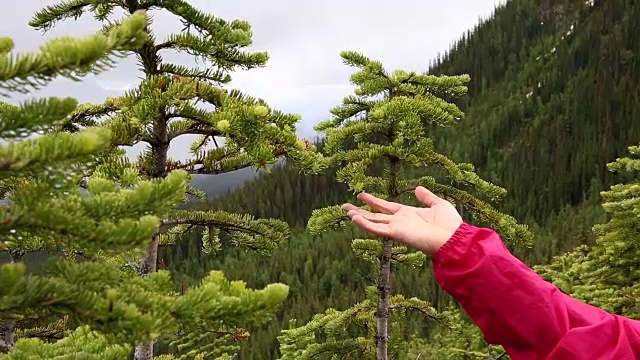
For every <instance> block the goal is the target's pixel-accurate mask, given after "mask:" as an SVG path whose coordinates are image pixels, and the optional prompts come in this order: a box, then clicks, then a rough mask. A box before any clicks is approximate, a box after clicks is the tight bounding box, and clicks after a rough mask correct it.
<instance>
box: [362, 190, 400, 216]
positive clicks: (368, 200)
mask: <svg viewBox="0 0 640 360" xmlns="http://www.w3.org/2000/svg"><path fill="white" fill-rule="evenodd" d="M358 199H360V201H362V202H363V203H365V204H367V205H369V206H370V207H371V208H372V209H375V210H378V211H379V212H381V213H385V214H394V213H396V212H397V211H398V210H400V209H401V208H402V205H400V204H398V203H394V202H390V201H386V200H382V199H380V198H377V197H375V196H373V195H371V194H367V193H360V194H358Z"/></svg>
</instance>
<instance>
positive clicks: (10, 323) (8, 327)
mask: <svg viewBox="0 0 640 360" xmlns="http://www.w3.org/2000/svg"><path fill="white" fill-rule="evenodd" d="M9 254H10V255H11V263H12V264H18V263H21V262H22V257H23V256H24V253H23V252H22V251H10V252H9ZM15 325H16V314H12V313H10V314H7V315H5V317H4V326H3V329H2V330H3V331H2V332H3V337H2V339H0V354H6V353H8V352H9V351H11V348H13V343H14V335H15Z"/></svg>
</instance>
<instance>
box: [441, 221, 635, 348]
mask: <svg viewBox="0 0 640 360" xmlns="http://www.w3.org/2000/svg"><path fill="white" fill-rule="evenodd" d="M433 266H434V271H435V277H436V280H437V281H438V283H439V284H440V286H441V287H442V288H443V289H444V290H445V291H446V292H447V293H449V294H450V295H451V296H453V297H454V298H455V299H456V300H457V301H458V302H459V303H460V304H461V305H462V307H463V308H464V309H465V311H466V312H467V313H468V314H469V316H471V318H472V319H473V321H474V322H475V323H476V324H477V325H478V327H479V328H480V329H481V330H482V333H483V334H484V337H485V340H486V341H487V342H488V343H491V344H498V345H502V346H503V347H504V348H505V350H506V351H507V353H508V354H509V355H510V356H511V357H512V358H513V360H528V359H531V360H534V359H547V360H560V359H562V360H572V359H576V360H577V359H590V360H600V359H602V360H604V359H621V360H622V359H630V360H632V359H636V357H638V358H640V322H637V321H634V320H630V319H626V318H623V317H621V316H617V315H612V314H609V313H607V312H605V311H603V310H601V309H598V308H596V307H594V306H590V305H587V304H585V303H582V302H580V301H577V300H575V299H573V298H571V297H569V296H567V295H565V294H563V293H562V292H560V290H558V288H556V287H555V286H554V285H553V284H551V283H548V282H546V281H544V280H543V279H542V278H541V277H540V276H538V275H537V274H536V273H535V272H533V270H531V269H530V268H529V267H527V266H526V265H525V264H524V263H522V262H521V261H520V260H518V259H517V258H516V257H514V256H513V255H512V254H511V253H510V252H509V250H508V249H507V248H506V246H505V245H504V243H503V242H502V240H501V239H500V237H499V236H498V234H496V233H495V232H494V231H492V230H490V229H484V228H478V227H475V226H472V225H469V224H466V223H463V224H462V225H461V226H460V227H459V228H458V230H457V231H456V232H455V234H453V236H452V237H451V239H450V240H449V241H447V242H446V243H445V244H444V245H442V247H440V249H439V250H438V251H437V252H436V253H435V254H434V256H433Z"/></svg>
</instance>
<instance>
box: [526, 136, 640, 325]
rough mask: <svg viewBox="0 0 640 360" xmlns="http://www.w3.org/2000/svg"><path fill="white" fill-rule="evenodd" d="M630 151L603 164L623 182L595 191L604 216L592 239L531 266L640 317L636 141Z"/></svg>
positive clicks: (598, 302)
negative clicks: (597, 193)
mask: <svg viewBox="0 0 640 360" xmlns="http://www.w3.org/2000/svg"><path fill="white" fill-rule="evenodd" d="M629 153H630V155H629V156H627V157H622V158H618V159H617V160H616V161H614V162H612V163H609V164H608V166H607V167H608V169H609V170H610V171H611V172H616V173H620V174H621V175H623V176H624V177H623V179H625V178H626V179H628V182H623V183H619V184H616V185H613V186H612V187H611V188H610V189H609V190H608V191H603V192H601V193H600V195H601V196H602V201H603V203H602V207H603V208H604V210H605V211H606V212H607V214H608V218H609V219H608V221H607V222H606V223H603V224H597V225H595V226H594V227H593V230H594V232H595V233H596V235H597V236H598V237H597V239H596V244H595V245H594V246H593V247H591V248H590V247H588V246H585V245H583V246H580V247H578V248H576V249H575V250H573V251H571V252H569V253H567V254H563V255H560V256H557V257H556V258H555V259H554V261H553V262H552V263H551V264H549V265H543V266H538V267H536V271H538V272H539V273H540V274H541V275H542V276H543V277H544V278H546V279H547V280H551V281H553V282H554V283H555V284H556V285H557V286H558V287H559V288H560V289H562V290H563V291H565V292H566V293H569V294H571V295H572V296H574V297H576V298H578V299H581V300H584V301H586V302H588V303H591V304H593V305H595V306H598V307H600V308H603V309H605V310H607V311H610V312H612V313H616V314H620V315H624V316H627V317H631V318H636V319H640V305H638V301H637V299H638V297H639V296H640V283H639V281H638V280H640V270H638V269H640V259H639V258H638V256H637V254H638V252H640V244H639V243H638V239H640V221H639V220H638V212H639V211H640V196H639V195H638V194H639V190H640V177H639V176H638V171H640V159H639V158H638V156H639V155H640V146H631V147H629Z"/></svg>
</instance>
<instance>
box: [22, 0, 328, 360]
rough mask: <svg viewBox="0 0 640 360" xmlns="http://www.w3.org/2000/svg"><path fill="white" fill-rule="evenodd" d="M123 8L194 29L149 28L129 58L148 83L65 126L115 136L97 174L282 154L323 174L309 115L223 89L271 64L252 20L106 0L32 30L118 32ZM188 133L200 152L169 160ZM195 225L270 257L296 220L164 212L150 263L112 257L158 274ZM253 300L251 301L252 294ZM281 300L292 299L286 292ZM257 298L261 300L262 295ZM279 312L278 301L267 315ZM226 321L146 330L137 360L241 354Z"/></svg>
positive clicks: (55, 12) (206, 238)
mask: <svg viewBox="0 0 640 360" xmlns="http://www.w3.org/2000/svg"><path fill="white" fill-rule="evenodd" d="M117 10H124V11H125V12H126V13H133V12H135V11H138V10H165V11H167V12H169V13H172V14H173V15H175V16H176V17H177V18H179V20H180V21H181V22H182V23H183V24H185V29H183V30H182V31H180V32H178V33H174V34H169V35H168V36H167V37H166V38H165V39H163V40H160V41H159V40H157V39H156V37H155V36H154V34H153V32H152V31H148V35H147V36H146V37H145V39H144V41H143V44H142V46H141V47H138V48H134V49H131V51H130V52H129V54H132V53H133V54H135V55H136V57H137V58H138V60H139V65H140V68H141V70H142V71H143V79H142V81H141V82H140V83H139V84H137V86H136V87H135V88H133V89H132V90H130V91H127V92H126V93H124V94H122V95H120V96H116V97H111V98H108V99H106V100H105V101H104V102H103V103H102V104H84V105H82V106H80V107H79V108H78V109H77V110H76V111H74V112H73V113H72V114H71V115H70V116H68V117H67V121H66V122H65V123H64V124H62V126H61V129H63V130H65V131H67V132H72V133H73V132H77V131H80V130H81V129H83V128H84V127H86V126H94V125H99V126H100V127H101V128H104V129H108V130H109V131H110V132H111V133H112V134H113V136H112V138H111V142H110V143H109V147H110V149H109V151H107V152H104V153H103V154H102V156H101V157H100V158H98V159H96V166H95V168H94V169H93V174H94V175H95V176H99V177H102V178H109V179H115V180H116V181H118V182H119V183H120V184H121V185H123V186H125V184H130V183H132V182H136V181H139V180H140V179H143V180H148V179H157V178H164V177H170V176H172V175H171V174H173V172H175V171H176V170H179V172H180V173H182V172H187V173H188V174H190V175H195V174H200V175H215V174H220V173H225V172H230V171H234V170H238V169H242V168H247V167H254V168H257V169H265V170H267V171H268V169H269V165H272V164H274V163H276V162H277V161H278V160H279V159H282V158H286V159H287V160H288V161H290V162H291V163H295V164H297V165H298V166H299V167H300V168H302V169H304V170H306V171H310V172H315V171H319V170H321V169H322V168H323V166H324V161H323V159H322V156H320V155H319V154H317V153H316V152H315V151H314V149H313V147H312V146H310V145H309V144H308V143H307V142H305V141H303V140H300V139H298V138H297V136H296V128H295V126H296V124H297V122H298V121H299V120H300V116H298V115H294V114H286V113H283V112H281V111H278V110H276V109H272V108H270V107H269V106H268V104H266V103H265V102H264V101H263V100H261V99H255V98H252V97H250V96H248V95H245V94H243V93H241V92H240V91H237V90H230V89H225V88H223V86H224V85H225V84H226V83H228V82H229V81H230V80H231V76H230V73H231V72H232V71H234V70H236V69H251V68H256V67H261V66H264V65H265V63H266V61H267V59H268V55H267V53H265V52H249V51H247V48H248V47H249V46H250V45H251V44H252V33H251V27H250V25H249V24H248V23H247V22H245V21H240V20H234V21H225V20H223V19H220V18H217V17H215V16H213V15H210V14H206V13H204V12H202V11H200V10H198V9H196V8H195V7H194V6H192V5H191V4H189V3H188V2H187V1H184V0H169V1H162V2H148V1H127V2H120V3H114V2H111V1H106V0H100V1H62V2H59V3H58V4H54V5H50V6H47V7H46V8H44V9H43V10H41V11H39V12H38V13H36V14H35V16H34V18H33V19H32V20H31V23H30V24H31V25H32V26H33V27H35V28H37V29H42V30H48V29H50V28H51V27H52V26H53V25H54V24H55V23H56V22H58V21H61V20H64V19H70V18H73V19H75V18H77V17H78V16H79V15H81V14H83V13H91V14H92V15H93V17H94V18H95V19H97V20H98V21H100V22H102V23H103V24H105V25H104V27H103V29H104V30H108V29H110V28H112V27H113V25H114V24H118V23H119V22H121V20H115V21H113V20H112V19H111V18H112V17H113V15H114V14H115V13H116V11H117ZM108 18H109V20H108ZM151 25H152V21H151V18H150V17H148V18H147V19H146V22H145V27H146V28H147V29H150V28H151ZM167 51H176V52H182V53H186V54H189V55H191V56H193V58H195V60H198V61H199V62H200V63H204V65H203V66H201V67H195V68H189V67H186V66H183V65H178V64H172V63H169V62H166V61H163V60H162V56H161V54H162V53H164V52H167ZM183 135H197V139H196V140H195V141H194V143H193V144H192V146H190V149H189V150H190V155H191V156H190V157H189V158H188V159H186V160H177V159H171V158H169V156H168V152H169V148H170V146H171V144H172V143H173V142H174V140H176V139H177V138H179V137H181V136H183ZM139 144H144V145H146V148H145V149H144V150H143V152H142V153H141V154H140V155H139V156H138V159H137V160H136V161H130V160H129V159H128V158H127V157H126V154H125V153H124V152H123V151H121V150H119V149H118V147H120V146H123V145H126V146H135V145H139ZM212 181H215V178H212ZM183 195H192V196H194V197H196V198H203V197H204V193H203V192H202V191H200V190H198V189H195V188H193V187H191V186H189V187H188V188H187V189H185V191H184V192H183ZM183 198H184V199H186V198H187V196H183ZM194 227H197V228H199V229H204V231H202V233H201V234H202V239H201V241H200V243H201V244H202V246H203V250H204V251H206V252H214V251H216V250H217V249H219V248H220V247H221V246H222V242H223V241H225V240H228V242H229V243H231V244H233V245H238V246H242V247H244V248H246V249H253V250H258V251H260V252H263V253H268V252H271V251H273V250H274V249H276V248H277V246H278V245H280V244H282V243H283V242H285V241H286V240H288V238H289V235H290V232H289V228H288V226H287V224H286V223H284V222H282V221H280V220H265V219H256V218H254V217H252V216H246V215H242V214H235V213H231V212H228V211H224V209H219V210H217V211H210V210H203V211H192V210H175V211H166V212H163V213H162V220H161V223H160V226H159V228H158V229H157V230H158V231H157V232H156V233H155V234H154V236H153V238H152V240H151V242H150V244H149V245H147V246H146V248H147V251H146V254H145V255H144V259H143V260H142V261H132V260H131V258H134V257H135V256H141V254H140V251H134V252H128V253H123V254H120V255H119V256H117V257H115V258H114V257H111V258H110V259H109V261H110V262H111V263H113V262H118V261H119V262H124V263H127V264H128V265H129V266H130V267H131V268H132V269H133V270H135V271H136V272H137V273H138V274H139V275H148V274H150V273H153V272H155V271H156V270H157V261H156V259H157V252H158V247H159V246H165V245H173V244H175V243H176V242H177V241H178V240H180V239H181V238H183V236H182V235H183V234H184V233H185V232H187V231H189V230H191V229H193V228H194ZM138 250H139V249H138ZM198 291H203V290H201V289H200V287H195V288H193V289H190V290H189V291H188V292H187V293H186V294H187V295H184V296H188V294H190V293H191V292H194V293H197V292H198ZM223 293H224V292H223ZM283 294H284V295H286V293H283ZM210 295H211V294H210ZM229 296H232V295H229ZM243 296H246V295H243ZM149 298H150V300H149V301H151V302H154V301H158V302H161V301H162V297H161V296H160V295H159V297H157V298H154V297H153V296H149ZM232 299H236V300H237V297H235V295H233V297H232ZM247 299H248V300H251V298H250V297H249V298H247ZM278 299H280V301H282V300H283V299H284V296H282V297H279V298H278ZM254 300H255V301H256V304H259V301H258V299H254ZM203 301H204V298H203ZM247 308H250V307H247ZM272 309H273V308H272V307H271V305H269V306H267V307H266V308H265V311H271V310H272ZM225 311H226V312H223V313H222V314H223V315H224V314H226V315H227V316H230V317H233V316H234V314H235V312H237V311H239V310H237V309H232V308H230V309H227V310H225ZM180 320H181V321H187V320H186V319H180ZM246 320H247V324H246V325H247V326H249V325H252V324H255V323H260V322H261V321H262V320H264V318H263V317H261V315H260V314H259V313H256V314H255V321H249V320H250V319H248V318H247V319H246ZM217 321H218V319H213V318H208V317H203V318H202V319H201V323H199V324H197V325H198V326H191V327H189V326H187V325H189V323H186V322H185V323H184V324H183V326H182V327H181V328H180V329H181V330H180V331H177V330H176V328H175V327H172V326H164V327H162V328H159V329H157V331H158V334H157V336H146V335H145V334H144V332H141V333H140V334H139V339H138V340H139V341H137V344H136V345H137V346H136V349H135V353H134V357H135V358H136V359H139V360H141V359H150V358H151V357H152V356H153V355H154V354H153V343H151V342H149V340H155V339H162V340H163V341H166V342H173V345H174V346H172V348H171V349H157V352H159V353H163V352H165V350H166V352H167V354H166V355H175V356H189V357H191V356H196V355H197V356H206V357H210V356H214V355H213V353H212V352H211V351H212V348H215V352H216V353H215V356H219V357H220V358H225V356H231V355H232V354H233V353H234V352H235V351H237V347H236V346H232V345H233V344H232V345H229V346H227V345H228V344H227V343H228V342H229V341H227V340H233V341H242V340H244V336H231V335H229V333H230V332H232V331H231V330H229V329H227V328H226V327H225V325H224V324H221V323H219V322H217ZM205 324H208V325H206V326H205ZM204 329H207V330H206V331H205V330H204ZM234 331H235V330H234ZM238 331H240V330H238ZM243 331H244V330H242V331H240V332H243ZM142 341H144V342H145V343H144V344H143V343H142ZM223 344H224V345H223Z"/></svg>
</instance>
